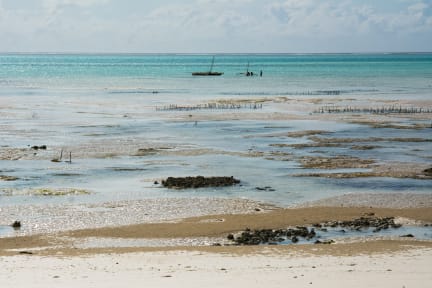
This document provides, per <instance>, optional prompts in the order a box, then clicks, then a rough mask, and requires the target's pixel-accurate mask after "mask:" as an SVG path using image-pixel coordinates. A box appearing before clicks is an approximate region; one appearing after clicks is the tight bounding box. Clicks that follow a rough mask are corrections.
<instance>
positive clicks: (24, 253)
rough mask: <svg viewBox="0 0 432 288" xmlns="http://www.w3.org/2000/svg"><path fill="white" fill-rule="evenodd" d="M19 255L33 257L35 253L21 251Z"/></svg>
mask: <svg viewBox="0 0 432 288" xmlns="http://www.w3.org/2000/svg"><path fill="white" fill-rule="evenodd" d="M19 254H23V255H33V252H30V251H19Z"/></svg>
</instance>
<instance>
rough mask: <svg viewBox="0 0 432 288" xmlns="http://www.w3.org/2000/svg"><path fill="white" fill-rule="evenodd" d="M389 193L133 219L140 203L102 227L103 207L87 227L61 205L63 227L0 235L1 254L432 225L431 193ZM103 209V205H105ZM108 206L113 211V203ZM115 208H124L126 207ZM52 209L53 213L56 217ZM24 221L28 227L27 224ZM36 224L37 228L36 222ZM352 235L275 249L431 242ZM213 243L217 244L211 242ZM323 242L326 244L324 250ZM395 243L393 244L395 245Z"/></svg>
mask: <svg viewBox="0 0 432 288" xmlns="http://www.w3.org/2000/svg"><path fill="white" fill-rule="evenodd" d="M395 195H396V196H395ZM375 196H379V195H375ZM387 196H388V195H387ZM391 196H392V197H393V198H397V197H400V199H399V201H393V202H392V201H390V202H388V205H387V207H386V208H383V207H382V203H380V202H379V201H377V199H378V198H377V197H368V198H367V199H368V201H369V202H361V201H359V198H357V199H356V198H355V197H354V198H353V199H352V201H351V202H349V201H348V205H347V207H341V206H340V205H337V206H335V205H327V206H326V205H325V203H326V200H321V201H318V202H317V204H319V205H316V206H311V205H313V204H311V203H309V204H307V205H305V206H304V207H291V208H281V207H276V206H272V205H266V204H263V203H258V202H254V201H250V200H241V201H240V200H239V199H237V200H235V199H231V200H230V199H223V200H222V201H221V199H205V200H204V199H201V202H199V203H200V204H203V203H206V205H207V208H206V210H205V211H201V212H197V211H195V212H194V215H193V214H192V215H191V214H189V215H188V214H184V212H182V211H181V210H177V214H175V215H174V214H171V215H170V217H167V215H166V214H160V215H159V216H157V217H154V218H153V219H152V218H148V219H147V220H143V219H141V220H139V221H137V219H135V218H134V217H135V216H137V215H139V214H142V213H143V211H147V210H145V209H146V206H141V207H140V208H139V209H135V210H133V211H134V212H133V213H134V214H127V215H126V216H125V219H129V220H130V219H135V221H136V222H134V221H132V222H129V223H125V224H118V223H117V224H113V222H112V221H111V222H106V223H105V225H100V224H99V225H94V223H96V222H97V219H98V217H99V218H102V219H103V218H104V217H107V216H106V215H105V214H104V212H103V211H102V212H101V210H100V209H99V208H97V207H95V208H96V211H98V212H97V213H99V214H97V213H94V214H87V217H89V219H93V217H94V221H93V222H87V226H81V227H75V226H73V225H74V224H73V223H74V220H73V219H68V221H67V222H64V221H63V220H64V219H65V217H66V216H65V215H68V214H67V213H69V212H71V211H69V212H67V211H68V209H64V208H63V211H64V212H65V213H66V214H64V215H63V216H61V215H58V214H57V216H56V217H57V220H53V221H52V222H51V223H52V224H53V225H54V224H55V225H58V226H59V227H62V228H63V229H54V230H51V232H47V231H45V232H44V230H40V231H39V232H37V231H33V232H32V233H30V234H22V235H21V236H19V235H17V234H15V236H14V235H12V236H10V237H3V238H0V247H1V249H0V255H3V256H6V255H8V256H13V255H17V254H20V253H24V252H25V253H27V252H29V253H32V254H33V253H34V254H35V255H46V256H64V257H68V256H74V255H75V256H77V255H78V256H79V255H81V256H82V255H92V252H91V251H93V252H94V253H95V254H100V253H107V252H110V253H124V252H127V253H135V252H140V251H160V250H161V251H165V250H168V251H169V250H176V251H180V250H182V249H187V250H188V249H190V250H194V249H198V250H200V249H203V250H205V251H209V252H212V251H219V250H220V251H231V252H232V253H235V252H234V251H235V250H236V249H238V250H239V251H243V250H245V251H252V252H253V253H255V252H256V251H259V250H262V249H264V250H265V249H267V248H269V249H273V247H271V246H272V245H259V246H257V247H252V248H251V247H247V246H243V245H240V246H237V245H234V246H232V244H230V243H231V242H229V241H227V240H226V239H227V235H229V234H231V233H239V231H243V230H244V229H246V228H248V229H251V230H255V229H285V228H287V227H296V226H297V227H299V226H309V227H311V225H315V223H324V222H329V221H348V220H353V219H357V218H359V217H368V216H370V215H373V217H377V218H385V217H394V218H395V219H396V221H398V223H401V224H403V225H414V226H417V227H421V226H423V225H427V226H428V227H425V229H432V228H429V227H430V226H429V225H432V209H431V206H430V205H424V204H425V202H424V201H425V200H426V203H428V202H427V201H432V196H431V195H423V196H424V197H417V198H416V197H412V195H406V194H399V195H398V194H393V195H391ZM349 197H350V195H346V196H345V197H339V198H338V197H336V198H329V199H327V203H333V204H334V203H337V201H340V202H344V203H346V201H347V199H349ZM381 197H386V195H385V194H383V195H381ZM406 197H408V198H406ZM407 199H411V203H408V202H405V201H406V200H407ZM159 200H160V199H159ZM363 200H364V199H363ZM165 201H167V203H169V202H170V200H169V199H165ZM171 201H173V202H172V203H171V204H175V205H178V204H179V199H171ZM356 201H357V203H361V204H362V205H358V206H355V205H354V204H355V202H356ZM195 202H196V200H195ZM402 202H405V203H406V204H407V205H408V204H409V205H408V206H407V207H404V208H403V207H400V204H401V203H402ZM153 203H154V202H153ZM212 203H213V205H215V204H217V205H220V206H217V205H216V206H213V207H212V206H211V205H212ZM229 203H230V204H231V205H233V204H234V206H231V207H232V208H231V210H230V211H231V212H230V213H226V212H225V213H217V211H224V209H225V208H226V207H229V206H226V205H230V204H229ZM374 203H376V206H375V207H372V206H374ZM416 203H417V204H419V206H420V207H416V205H415V204H416ZM239 204H240V205H243V206H241V208H240V207H236V208H234V207H235V206H236V205H239ZM364 204H368V205H364ZM149 205H152V203H149ZM165 205H167V206H166V207H174V206H175V205H174V206H170V205H169V204H165ZM391 205H394V206H393V208H392V207H389V206H391ZM105 207H108V206H107V205H105ZM112 207H114V209H115V206H112ZM119 207H123V208H125V207H126V206H119ZM136 207H138V206H136ZM177 207H178V206H177ZM217 207H219V208H217ZM39 208H40V213H45V215H48V214H47V213H49V211H48V210H46V209H43V208H42V207H39ZM45 208H47V207H45ZM51 208H52V207H51ZM126 208H127V207H126ZM216 208H217V209H216ZM2 209H3V210H0V212H1V213H5V212H6V211H5V210H4V209H5V207H2ZM60 210H61V208H59V209H56V213H58V211H60ZM30 211H31V210H30ZM122 211H123V212H122ZM124 211H126V210H120V213H124ZM154 211H158V209H157V208H156V209H155V210H154ZM211 211H216V213H215V212H213V213H212V212H211ZM105 212H107V213H108V214H107V215H110V217H111V218H110V219H113V218H115V217H113V215H112V212H111V211H109V210H108V211H105ZM147 212H149V211H147ZM6 213H7V212H6ZM56 213H54V214H53V215H56ZM30 214H31V213H30ZM70 215H75V217H77V219H78V218H81V215H79V214H76V211H72V214H70ZM134 215H135V216H134ZM164 215H165V216H164ZM32 216H33V217H35V218H37V215H36V214H32ZM158 217H159V218H158ZM160 217H162V218H160ZM66 218H67V217H66ZM107 220H108V219H107ZM56 221H57V223H56ZM89 223H92V225H89ZM120 223H121V222H120ZM23 224H24V225H30V224H31V223H23ZM33 225H34V223H33ZM67 225H70V226H67ZM36 226H38V224H37V225H36ZM353 237H354V238H352V239H351V238H348V239H345V240H344V239H339V240H337V239H336V242H335V243H334V244H331V245H313V244H312V245H310V244H307V245H303V244H295V245H277V248H275V249H281V250H284V249H286V250H287V251H290V250H291V249H293V250H294V251H295V250H302V249H303V248H299V247H303V246H306V247H307V246H309V247H310V248H305V249H306V250H308V249H310V250H311V251H313V250H314V249H317V248H316V247H319V249H324V250H325V249H330V250H328V251H332V250H333V248H332V247H334V246H340V245H352V247H356V245H357V246H358V247H361V246H362V245H363V244H364V243H365V241H366V242H368V243H369V244H368V246H370V247H374V246H376V245H378V246H379V244H377V243H380V242H381V241H384V242H385V241H387V242H388V243H411V244H413V243H414V244H415V245H420V246H424V247H432V240H427V239H426V240H418V239H415V238H409V239H408V238H406V239H405V238H400V237H397V235H395V236H393V237H390V236H381V235H380V234H377V235H376V236H374V237H364V236H353ZM216 244H217V246H219V247H217V246H215V245H216ZM403 245H404V244H403ZM403 245H402V246H403ZM415 245H414V246H415ZM324 246H326V247H331V248H326V247H324ZM390 246H392V245H390ZM397 246H398V245H396V246H394V247H397ZM312 247H313V248H312ZM321 247H324V248H321ZM392 247H393V246H392ZM218 249H219V250H218ZM225 249H226V250H225ZM352 249H353V248H352ZM360 250H361V249H360ZM23 251H24V252H23ZM254 251H255V252H254ZM89 253H90V254H89Z"/></svg>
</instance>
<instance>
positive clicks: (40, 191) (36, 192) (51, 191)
mask: <svg viewBox="0 0 432 288" xmlns="http://www.w3.org/2000/svg"><path fill="white" fill-rule="evenodd" d="M0 194H2V195H4V196H19V195H32V196H67V195H89V194H91V192H90V191H89V190H85V189H76V188H36V189H20V190H19V189H2V190H0Z"/></svg>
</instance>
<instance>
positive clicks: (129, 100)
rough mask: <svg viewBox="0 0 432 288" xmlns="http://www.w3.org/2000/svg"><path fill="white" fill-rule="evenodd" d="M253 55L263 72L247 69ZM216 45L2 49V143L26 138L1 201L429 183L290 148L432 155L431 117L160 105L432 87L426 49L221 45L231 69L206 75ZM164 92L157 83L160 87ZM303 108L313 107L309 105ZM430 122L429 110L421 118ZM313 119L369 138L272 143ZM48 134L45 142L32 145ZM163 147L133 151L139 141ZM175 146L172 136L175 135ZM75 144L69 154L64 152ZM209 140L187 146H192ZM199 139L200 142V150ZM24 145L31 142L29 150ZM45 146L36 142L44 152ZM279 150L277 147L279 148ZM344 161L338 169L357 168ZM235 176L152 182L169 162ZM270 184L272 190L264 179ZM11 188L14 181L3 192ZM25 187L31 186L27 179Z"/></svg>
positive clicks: (409, 92)
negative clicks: (197, 183)
mask: <svg viewBox="0 0 432 288" xmlns="http://www.w3.org/2000/svg"><path fill="white" fill-rule="evenodd" d="M247 62H250V63H251V69H253V70H254V71H258V70H261V69H262V70H264V77H262V78H260V77H254V78H246V77H243V76H240V75H238V73H239V72H244V69H245V67H246V64H247ZM208 63H209V59H208V56H205V55H198V56H197V55H186V56H181V55H165V56H161V55H0V68H1V69H0V138H1V143H0V145H1V148H2V149H24V150H25V154H26V157H21V158H19V157H18V158H19V159H20V160H13V161H7V160H2V161H0V175H8V176H15V177H18V178H19V179H18V180H17V181H7V182H6V181H0V206H6V205H17V204H35V203H38V204H48V203H76V204H79V203H92V202H103V201H121V200H134V199H145V198H158V197H191V196H200V197H201V196H202V197H208V196H218V197H228V198H232V197H241V198H251V199H256V200H260V201H265V202H270V203H274V204H277V205H282V206H284V205H286V206H288V205H294V204H297V203H303V202H307V201H311V200H316V199H320V198H325V197H330V196H337V195H341V194H344V193H348V192H350V193H363V192H381V193H391V192H395V191H397V192H406V193H429V194H430V193H431V192H432V181H431V180H414V179H396V178H364V179H360V178H358V179H326V178H313V177H294V176H293V175H294V174H299V173H309V172H319V171H321V172H323V171H322V170H317V169H303V168H302V167H301V166H300V164H299V163H298V161H296V159H295V158H293V157H292V155H295V157H297V158H298V157H301V156H325V157H332V156H335V155H348V156H353V157H360V158H365V159H369V158H370V159H375V160H376V161H377V162H382V161H390V160H391V161H400V162H414V163H425V164H428V163H430V159H431V157H432V155H431V151H432V142H431V141H430V140H432V138H431V136H430V133H429V132H430V131H429V130H430V129H429V128H425V129H419V130H415V129H393V128H371V127H369V126H365V125H358V124H346V123H341V122H333V121H317V120H290V121H276V120H268V121H264V120H238V119H236V117H233V118H234V120H224V121H198V122H196V123H195V121H194V118H193V117H192V118H191V119H190V121H185V120H184V118H183V116H185V115H187V114H194V115H198V116H200V115H204V116H206V115H208V114H211V115H213V116H214V115H219V114H222V113H234V112H235V113H240V114H241V113H257V114H259V113H271V112H285V113H286V111H283V109H285V108H286V106H278V105H277V104H273V105H267V104H264V106H263V109H262V110H256V111H255V110H241V111H193V112H184V113H183V112H172V113H171V112H170V113H167V112H160V113H159V112H157V111H156V109H155V107H156V106H163V105H167V104H173V103H175V104H183V103H187V104H190V103H192V104H193V103H207V102H208V101H211V100H214V99H216V98H217V99H220V98H239V99H240V98H241V99H243V98H247V99H254V98H262V97H266V96H269V97H277V96H287V97H297V98H300V99H311V98H323V99H332V98H343V97H348V98H353V99H362V101H364V102H365V103H368V102H369V100H368V99H387V100H389V99H390V100H393V99H402V100H406V99H414V100H419V99H420V100H421V99H428V98H427V97H428V96H430V92H432V87H431V85H430V81H429V80H430V77H431V75H432V69H431V68H432V56H431V55H430V54H424V55H423V54H422V55H411V56H410V55H321V56H318V55H267V56H266V55H224V56H220V57H217V59H216V63H217V65H216V66H215V70H218V69H221V70H224V72H225V74H224V76H222V77H219V78H206V77H198V78H194V77H192V76H191V75H190V73H191V72H192V71H196V70H198V71H199V70H202V69H206V67H207V66H208ZM154 92H157V93H154ZM293 113H297V114H302V113H303V114H304V112H303V111H294V112H293ZM423 121H425V122H427V121H426V120H423ZM302 130H325V131H330V132H332V133H331V134H328V135H322V136H320V137H332V138H358V139H359V141H358V142H356V143H355V144H356V145H361V144H364V145H377V146H379V147H377V148H374V149H371V150H365V151H363V150H362V151H359V150H353V149H351V146H352V145H353V144H342V145H341V147H313V148H304V149H296V148H293V147H275V146H271V144H301V143H309V142H310V140H308V138H307V137H301V138H292V137H291V138H290V137H287V136H286V134H287V133H288V132H293V131H302ZM370 137H382V138H424V139H426V140H429V142H395V141H391V142H390V141H380V142H377V143H371V142H366V141H365V140H364V139H367V138H370ZM33 145H47V146H48V150H47V151H31V150H30V147H31V146H33ZM148 147H156V148H161V147H162V148H165V150H163V151H162V152H160V153H150V154H149V155H144V156H133V155H135V154H136V153H137V151H138V149H140V148H148ZM167 148H168V149H167ZM61 149H64V153H65V158H66V159H64V160H67V157H68V152H69V151H72V157H73V161H72V163H71V164H68V163H64V162H62V163H54V162H51V161H50V160H51V159H53V158H55V157H58V155H59V154H60V151H61ZM193 149H195V150H197V151H196V152H190V153H189V154H186V155H185V153H184V150H189V151H190V150H193ZM200 150H201V152H199V151H200ZM20 153H21V152H20ZM34 153H36V154H35V155H34ZM271 159H273V160H271ZM358 171H367V170H362V169H336V170H332V171H327V172H358ZM196 175H204V176H234V177H236V178H238V179H240V180H241V181H242V183H241V185H240V186H235V187H228V188H217V189H192V190H187V191H186V190H168V189H166V188H162V187H160V185H155V184H153V183H154V181H159V182H160V180H161V179H163V178H166V177H169V176H196ZM265 186H270V187H271V191H270V190H269V189H267V191H261V190H258V189H256V187H265ZM69 187H70V188H82V189H86V190H89V191H90V192H91V194H89V195H66V196H36V195H31V193H27V192H26V191H28V189H30V188H31V189H33V188H69ZM5 191H7V193H5ZM23 191H24V192H23Z"/></svg>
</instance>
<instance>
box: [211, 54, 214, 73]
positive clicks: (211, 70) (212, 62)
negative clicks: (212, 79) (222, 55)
mask: <svg viewBox="0 0 432 288" xmlns="http://www.w3.org/2000/svg"><path fill="white" fill-rule="evenodd" d="M214 58H215V57H214V56H213V58H212V63H211V65H210V73H211V72H212V70H213V65H214Z"/></svg>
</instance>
